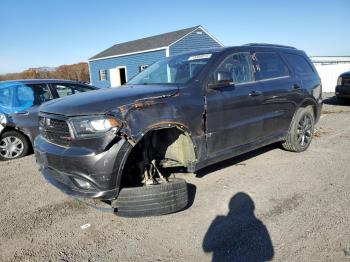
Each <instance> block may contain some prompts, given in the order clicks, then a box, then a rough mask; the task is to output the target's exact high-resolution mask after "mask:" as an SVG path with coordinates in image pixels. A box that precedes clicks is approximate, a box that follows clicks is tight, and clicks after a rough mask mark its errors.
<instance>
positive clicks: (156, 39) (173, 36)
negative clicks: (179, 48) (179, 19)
mask: <svg viewBox="0 0 350 262" xmlns="http://www.w3.org/2000/svg"><path fill="white" fill-rule="evenodd" d="M199 27H200V26H195V27H190V28H186V29H182V30H178V31H174V32H169V33H165V34H161V35H155V36H151V37H146V38H142V39H138V40H134V41H129V42H125V43H120V44H116V45H114V46H112V47H110V48H108V49H106V50H104V51H102V52H101V53H98V54H97V55H95V56H93V57H91V58H90V59H89V60H93V59H98V58H104V57H108V56H117V55H123V54H128V53H134V52H141V51H145V50H150V49H156V48H160V47H166V46H169V45H171V44H172V43H174V42H175V41H177V40H179V39H180V38H182V37H184V36H185V35H187V34H189V33H191V32H192V31H194V30H196V29H197V28H199Z"/></svg>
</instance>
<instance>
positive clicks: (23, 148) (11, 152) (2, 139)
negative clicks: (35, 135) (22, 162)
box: [0, 131, 29, 161]
mask: <svg viewBox="0 0 350 262" xmlns="http://www.w3.org/2000/svg"><path fill="white" fill-rule="evenodd" d="M28 151H29V144H28V140H27V138H26V137H25V136H24V135H22V134H21V133H19V132H17V131H7V132H5V133H3V134H2V135H1V136H0V161H6V160H11V159H16V158H20V157H23V156H26V155H27V154H28Z"/></svg>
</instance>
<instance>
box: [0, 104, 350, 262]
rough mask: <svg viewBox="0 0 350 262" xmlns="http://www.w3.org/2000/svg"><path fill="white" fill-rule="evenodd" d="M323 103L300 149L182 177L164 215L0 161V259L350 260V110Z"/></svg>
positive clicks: (273, 151)
mask: <svg viewBox="0 0 350 262" xmlns="http://www.w3.org/2000/svg"><path fill="white" fill-rule="evenodd" d="M326 103H327V104H325V105H324V110H323V115H322V118H321V120H320V122H319V124H318V126H317V130H316V134H315V138H314V141H313V143H312V145H311V146H310V148H309V150H308V151H306V152H304V153H300V154H296V153H290V152H286V151H283V150H281V149H279V148H278V147H277V146H274V145H272V146H268V147H265V148H263V149H259V150H257V151H254V152H252V153H249V154H246V155H244V156H241V157H238V158H234V159H231V160H229V161H225V162H223V163H220V164H216V165H214V166H211V167H210V168H207V169H205V170H203V171H202V172H200V173H199V174H197V176H195V175H192V174H187V175H186V177H187V181H188V182H189V183H191V187H190V189H191V198H193V199H192V201H191V203H190V204H191V206H190V207H189V208H187V209H186V210H184V211H182V212H178V213H175V214H171V215H166V216H160V217H148V218H137V219H136V218H121V217H118V216H115V215H114V214H112V213H108V212H101V211H100V210H96V209H93V208H91V207H88V206H86V205H85V204H83V203H81V202H78V201H76V200H73V199H71V198H69V197H67V196H65V195H64V194H63V193H61V192H59V191H58V190H56V189H55V188H54V187H52V186H51V185H49V184H47V183H46V182H45V181H44V179H43V178H42V177H41V176H40V174H39V172H38V171H37V167H36V165H35V160H34V157H33V156H28V157H26V158H24V159H20V160H15V161H10V162H1V163H0V180H1V190H0V198H1V199H2V204H1V207H0V260H1V261H211V260H213V261H225V260H226V261H266V260H270V259H273V260H276V261H350V230H349V229H350V211H349V206H350V185H349V167H350V163H349V162H350V152H349V148H350V126H349V123H350V106H339V105H337V104H336V103H335V100H334V99H333V98H330V99H326ZM85 224H89V225H90V227H87V228H85V229H82V228H81V226H82V225H85Z"/></svg>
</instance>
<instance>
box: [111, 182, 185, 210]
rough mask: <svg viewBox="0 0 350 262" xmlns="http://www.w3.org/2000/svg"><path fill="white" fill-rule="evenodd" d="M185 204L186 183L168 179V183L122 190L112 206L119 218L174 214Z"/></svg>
mask: <svg viewBox="0 0 350 262" xmlns="http://www.w3.org/2000/svg"><path fill="white" fill-rule="evenodd" d="M187 203H188V192H187V183H186V181H185V180H183V179H179V178H169V182H165V181H162V182H161V183H160V184H158V185H149V186H143V187H129V188H122V189H121V191H120V193H119V196H118V198H117V199H116V200H114V201H112V206H113V207H115V208H116V211H117V212H116V214H117V215H119V216H124V217H141V216H155V215H165V214H170V213H174V212H177V211H180V210H182V209H184V208H185V207H186V206H187Z"/></svg>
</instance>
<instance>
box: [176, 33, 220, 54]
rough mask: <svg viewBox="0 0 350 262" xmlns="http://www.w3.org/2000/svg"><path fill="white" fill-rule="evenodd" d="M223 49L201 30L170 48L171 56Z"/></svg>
mask: <svg viewBox="0 0 350 262" xmlns="http://www.w3.org/2000/svg"><path fill="white" fill-rule="evenodd" d="M213 47H221V45H220V44H218V43H217V42H216V41H214V40H213V39H212V38H211V37H210V36H209V35H207V34H206V33H205V32H204V31H203V30H201V29H200V28H199V29H197V30H196V31H194V32H192V33H191V34H189V35H187V36H186V37H184V38H183V39H181V40H180V41H178V42H176V43H175V44H173V45H171V46H170V50H169V51H170V55H177V54H181V53H184V52H188V51H192V50H199V49H205V48H213Z"/></svg>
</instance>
